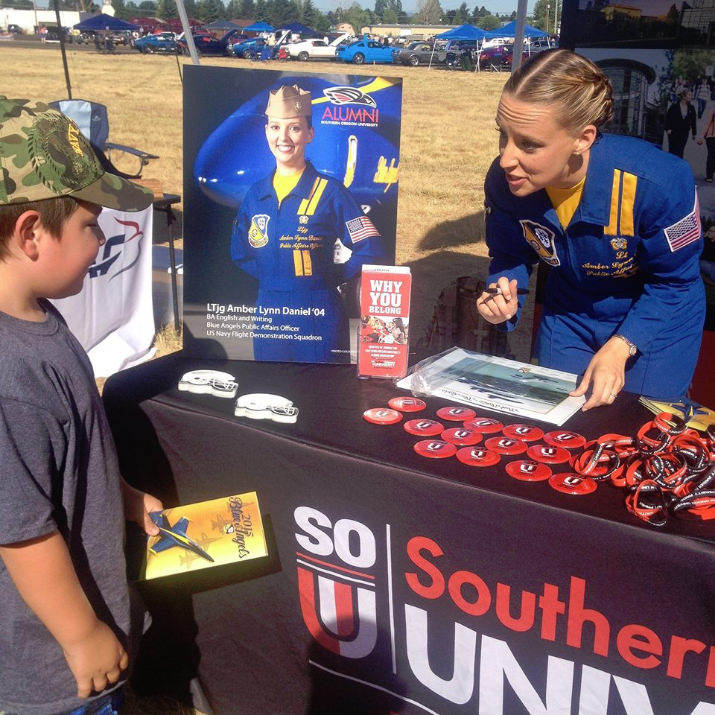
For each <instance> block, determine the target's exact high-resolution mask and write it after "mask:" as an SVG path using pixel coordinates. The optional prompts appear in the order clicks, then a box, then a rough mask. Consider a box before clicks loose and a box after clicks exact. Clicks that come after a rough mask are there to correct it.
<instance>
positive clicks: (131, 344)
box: [53, 207, 155, 377]
mask: <svg viewBox="0 0 715 715" xmlns="http://www.w3.org/2000/svg"><path fill="white" fill-rule="evenodd" d="M152 214H153V211H152V208H151V207H149V208H148V209H145V210H144V211H140V212H134V213H125V212H122V211H113V210H112V209H104V210H103V211H102V213H101V214H100V216H99V226H100V228H101V229H102V231H104V235H105V237H106V239H107V240H106V243H105V244H104V245H103V246H101V247H100V249H99V253H98V254H97V258H96V260H95V262H94V263H93V264H92V266H91V267H90V269H89V273H88V274H87V276H86V278H85V279H84V285H83V287H82V290H81V291H80V292H79V293H78V294H77V295H73V296H70V297H69V298H63V299H61V300H55V301H53V303H54V304H55V306H57V308H58V310H59V311H60V312H61V313H62V315H63V316H64V318H65V320H66V321H67V324H68V325H69V327H70V330H72V332H73V333H74V334H75V336H76V337H77V339H78V340H79V342H80V343H81V344H82V347H83V348H84V349H85V350H86V351H87V354H88V355H89V359H90V360H91V361H92V367H93V368H94V374H95V376H96V377H108V376H109V375H111V374H112V373H115V372H117V371H118V370H121V369H123V368H125V367H131V366H132V365H135V364H137V363H140V362H143V361H145V360H148V359H149V358H150V357H152V355H153V354H154V350H153V349H152V347H151V344H152V342H153V340H154V333H155V325H154V311H153V304H152V290H151V288H152V275H151V270H152V266H151V254H152V250H151V249H152Z"/></svg>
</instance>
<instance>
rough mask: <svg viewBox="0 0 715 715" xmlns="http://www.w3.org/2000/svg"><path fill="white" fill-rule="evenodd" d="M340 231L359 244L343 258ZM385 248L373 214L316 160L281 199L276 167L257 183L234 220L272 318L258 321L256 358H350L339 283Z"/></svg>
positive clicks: (236, 239) (236, 256) (237, 241)
mask: <svg viewBox="0 0 715 715" xmlns="http://www.w3.org/2000/svg"><path fill="white" fill-rule="evenodd" d="M336 239H339V240H340V242H341V243H342V244H343V245H344V246H345V247H346V248H348V249H349V250H350V251H352V255H350V258H349V260H347V261H345V262H343V263H339V262H336V261H335V259H334V256H335V242H336ZM381 256H382V246H381V239H380V234H379V232H378V231H377V229H376V228H375V227H374V225H373V224H372V221H370V219H369V218H368V217H367V216H366V215H365V214H364V213H363V211H362V209H361V208H360V206H359V205H358V203H357V202H356V201H355V199H354V198H353V197H352V196H351V195H350V193H349V192H348V191H347V189H346V188H345V187H344V186H343V185H342V184H341V183H340V182H339V181H337V180H335V179H333V178H332V177H329V176H326V175H324V174H320V173H318V172H317V171H316V170H315V168H314V167H313V165H312V164H311V163H310V162H307V163H306V167H305V170H304V171H303V175H302V176H301V178H300V180H299V181H298V184H297V185H296V187H295V188H294V189H293V190H292V191H291V192H290V194H288V196H286V197H285V198H284V199H283V201H282V203H281V205H280V207H279V206H278V199H277V197H276V192H275V190H274V188H273V174H271V175H270V176H267V177H266V178H265V179H262V180H261V181H259V182H257V183H256V184H254V185H253V186H252V187H251V188H250V189H249V190H248V192H247V194H246V197H245V199H244V200H243V202H242V204H241V207H240V208H239V210H238V215H237V216H236V220H235V222H234V226H233V232H232V235H231V257H232V258H233V260H234V261H235V262H236V264H237V265H238V267H239V268H241V270H243V271H246V273H248V274H250V275H252V276H253V277H255V278H257V279H258V297H257V299H256V306H258V307H259V310H260V312H261V313H262V314H263V315H264V316H266V317H267V318H268V317H270V318H271V319H272V323H270V324H269V323H267V322H257V323H256V330H255V331H254V332H255V333H256V335H255V337H254V340H253V351H254V357H255V359H256V360H285V361H295V362H349V361H350V356H349V334H348V327H349V322H348V317H347V315H346V313H345V309H344V306H343V301H342V299H341V297H340V294H339V293H338V289H337V288H338V286H339V285H340V284H341V283H344V282H345V281H347V280H349V279H350V278H352V277H354V276H356V275H358V274H359V273H360V271H361V269H362V266H363V264H370V263H379V262H380V258H381ZM259 317H261V316H259ZM271 326H276V327H271ZM276 328H278V329H276Z"/></svg>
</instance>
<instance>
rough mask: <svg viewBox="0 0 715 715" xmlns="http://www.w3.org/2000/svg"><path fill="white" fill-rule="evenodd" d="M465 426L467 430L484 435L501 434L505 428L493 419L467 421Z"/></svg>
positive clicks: (477, 418)
mask: <svg viewBox="0 0 715 715" xmlns="http://www.w3.org/2000/svg"><path fill="white" fill-rule="evenodd" d="M464 426H465V427H466V428H467V429H473V430H475V431H476V432H483V433H484V434H494V433H495V432H500V431H501V429H502V427H504V425H503V424H502V423H501V422H499V420H495V419H492V418H491V417H475V418H474V419H471V420H466V421H465V422H464Z"/></svg>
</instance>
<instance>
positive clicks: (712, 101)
mask: <svg viewBox="0 0 715 715" xmlns="http://www.w3.org/2000/svg"><path fill="white" fill-rule="evenodd" d="M665 134H666V136H667V139H668V142H667V143H668V151H669V152H670V153H671V154H675V155H676V156H679V157H681V158H683V156H684V154H685V150H686V148H687V146H688V143H689V142H690V141H692V142H694V143H696V144H698V145H703V144H704V145H705V147H706V149H707V157H706V159H705V167H704V169H705V182H706V183H708V184H710V183H712V181H713V175H715V79H713V77H711V76H707V77H706V76H703V77H700V78H699V79H698V80H696V81H694V82H689V81H687V80H685V79H684V78H682V77H678V78H676V79H675V80H673V82H672V83H671V86H670V88H669V106H668V110H667V112H666V115H665Z"/></svg>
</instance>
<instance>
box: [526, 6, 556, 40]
mask: <svg viewBox="0 0 715 715" xmlns="http://www.w3.org/2000/svg"><path fill="white" fill-rule="evenodd" d="M547 13H548V14H547ZM559 18H561V0H536V4H535V5H534V15H533V21H532V24H533V25H534V27H538V28H539V29H540V30H544V31H545V32H551V33H553V34H555V33H556V32H557V30H556V29H555V27H554V20H556V22H560V19H559Z"/></svg>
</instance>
